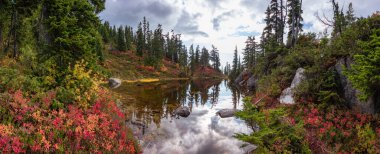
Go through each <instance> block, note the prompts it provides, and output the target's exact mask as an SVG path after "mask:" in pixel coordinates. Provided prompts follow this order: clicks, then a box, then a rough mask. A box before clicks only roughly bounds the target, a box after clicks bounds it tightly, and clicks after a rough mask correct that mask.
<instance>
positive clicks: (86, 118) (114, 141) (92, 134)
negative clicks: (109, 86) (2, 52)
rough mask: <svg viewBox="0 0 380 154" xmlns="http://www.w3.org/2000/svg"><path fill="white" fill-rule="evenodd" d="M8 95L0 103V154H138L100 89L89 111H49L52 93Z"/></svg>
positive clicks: (117, 113)
mask: <svg viewBox="0 0 380 154" xmlns="http://www.w3.org/2000/svg"><path fill="white" fill-rule="evenodd" d="M34 99H35V98H33V97H24V96H23V92H22V91H20V90H18V91H15V92H10V93H9V94H8V95H7V96H6V98H5V99H1V101H0V103H1V106H0V112H1V114H0V120H1V123H0V149H1V150H0V151H1V152H3V153H30V152H33V153H35V152H47V153H48V152H95V153H99V152H100V153H101V152H116V153H138V146H137V144H136V143H135V142H134V140H133V137H132V136H131V135H130V132H129V130H128V128H126V127H125V125H124V124H123V117H124V113H123V112H121V111H120V109H119V108H118V107H117V106H116V104H115V102H114V101H112V99H111V98H110V97H109V94H107V92H106V91H104V90H100V91H99V92H98V98H97V99H96V100H95V102H94V105H92V106H91V107H89V108H88V109H83V108H79V107H77V106H75V105H69V106H68V107H67V108H65V109H59V110H51V109H50V107H51V105H52V103H53V102H54V101H56V100H55V92H49V93H47V94H46V95H45V96H44V97H42V99H37V100H34Z"/></svg>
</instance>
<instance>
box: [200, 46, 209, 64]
mask: <svg viewBox="0 0 380 154" xmlns="http://www.w3.org/2000/svg"><path fill="white" fill-rule="evenodd" d="M209 58H210V54H209V53H208V50H207V49H206V48H205V47H203V48H202V54H201V57H200V64H201V65H202V66H209V65H210V64H209Z"/></svg>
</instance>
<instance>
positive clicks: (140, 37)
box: [136, 22, 145, 57]
mask: <svg viewBox="0 0 380 154" xmlns="http://www.w3.org/2000/svg"><path fill="white" fill-rule="evenodd" d="M136 37H137V38H136V55H137V56H140V57H142V56H143V53H144V45H145V41H144V34H143V30H142V27H141V22H140V23H139V25H138V27H137V32H136Z"/></svg>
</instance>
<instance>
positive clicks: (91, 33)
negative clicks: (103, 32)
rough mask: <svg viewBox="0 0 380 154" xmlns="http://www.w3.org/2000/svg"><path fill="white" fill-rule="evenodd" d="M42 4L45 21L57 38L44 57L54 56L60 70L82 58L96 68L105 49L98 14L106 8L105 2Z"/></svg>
mask: <svg viewBox="0 0 380 154" xmlns="http://www.w3.org/2000/svg"><path fill="white" fill-rule="evenodd" d="M42 3H43V4H42V5H43V6H44V8H46V15H47V16H48V17H47V18H45V19H44V21H43V22H44V23H46V26H47V29H48V33H49V36H50V37H51V40H54V41H52V42H51V43H49V44H48V48H46V50H43V53H40V54H41V55H43V57H41V59H42V60H50V59H54V60H55V62H56V64H57V66H58V67H59V69H67V67H68V66H70V65H74V64H75V63H76V62H77V61H79V60H84V61H86V62H87V64H88V65H89V67H90V68H91V67H94V66H95V65H96V62H97V60H98V58H99V57H100V53H101V52H102V51H101V50H102V48H101V46H102V40H101V36H100V34H99V32H98V31H97V29H98V28H97V26H99V25H100V24H101V23H100V20H99V18H98V16H97V15H96V13H97V12H100V11H101V10H103V9H104V1H97V0H96V1H81V0H51V1H43V2H42ZM68 8H75V9H68ZM57 25H64V26H57Z"/></svg>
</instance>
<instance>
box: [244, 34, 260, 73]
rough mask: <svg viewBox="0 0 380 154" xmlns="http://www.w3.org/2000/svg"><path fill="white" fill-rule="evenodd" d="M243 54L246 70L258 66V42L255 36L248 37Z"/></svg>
mask: <svg viewBox="0 0 380 154" xmlns="http://www.w3.org/2000/svg"><path fill="white" fill-rule="evenodd" d="M245 43H246V45H245V48H244V52H243V64H244V66H245V68H248V69H250V68H252V67H253V66H254V65H255V64H256V58H257V54H256V42H255V37H254V36H248V39H247V41H246V42H245Z"/></svg>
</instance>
